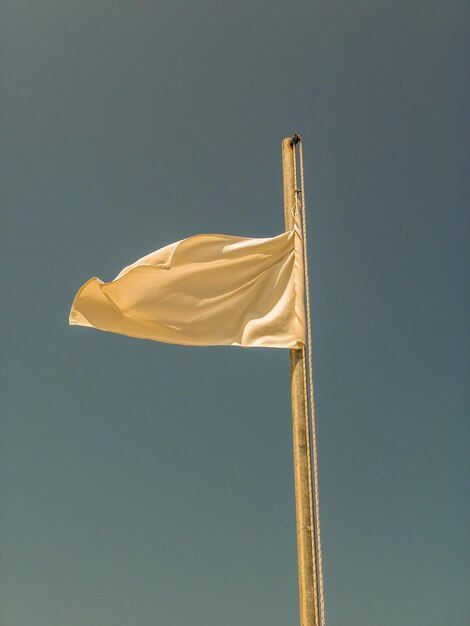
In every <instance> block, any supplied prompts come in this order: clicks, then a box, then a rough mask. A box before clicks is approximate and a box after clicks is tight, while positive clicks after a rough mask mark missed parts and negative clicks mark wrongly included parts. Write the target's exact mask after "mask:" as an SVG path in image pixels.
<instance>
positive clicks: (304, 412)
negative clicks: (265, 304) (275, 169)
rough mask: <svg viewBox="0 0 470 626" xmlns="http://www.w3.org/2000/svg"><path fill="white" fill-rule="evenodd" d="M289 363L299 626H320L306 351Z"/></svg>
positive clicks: (290, 145) (285, 170)
mask: <svg viewBox="0 0 470 626" xmlns="http://www.w3.org/2000/svg"><path fill="white" fill-rule="evenodd" d="M299 139H300V138H297V136H294V138H292V139H291V138H288V139H284V140H283V142H282V174H283V187H284V219H285V227H286V230H291V229H293V228H294V212H295V215H296V214H297V212H298V207H299V200H298V198H297V196H298V190H297V186H296V165H295V144H296V143H297V141H298V140H299ZM290 363H291V391H292V438H293V452H294V486H295V513H296V530H297V559H298V572H299V608H300V626H319V613H318V584H317V564H316V549H315V521H314V511H313V496H312V467H311V442H310V421H309V417H308V405H309V403H308V395H307V369H306V354H305V349H301V350H299V349H296V350H291V351H290Z"/></svg>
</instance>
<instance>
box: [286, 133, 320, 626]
mask: <svg viewBox="0 0 470 626" xmlns="http://www.w3.org/2000/svg"><path fill="white" fill-rule="evenodd" d="M297 137H298V135H294V139H295V138H297ZM296 143H297V142H296ZM292 150H293V157H294V187H295V204H294V222H295V218H296V216H297V215H299V214H300V215H301V210H302V208H300V212H299V205H300V207H302V204H301V202H300V201H299V191H300V190H299V189H297V163H296V155H295V143H292ZM302 221H303V220H302ZM302 238H303V235H302ZM305 352H306V350H305V346H304V347H303V348H302V373H303V390H304V403H305V438H306V444H307V450H308V454H307V474H308V499H309V514H310V536H311V541H310V543H311V546H312V563H313V567H312V572H313V589H314V595H313V603H314V619H315V624H314V626H319V621H318V596H317V592H316V590H317V588H318V582H317V559H316V553H315V518H314V511H313V488H312V461H311V457H310V450H311V447H310V445H311V444H310V422H309V413H308V406H309V404H308V391H307V365H306V354H305Z"/></svg>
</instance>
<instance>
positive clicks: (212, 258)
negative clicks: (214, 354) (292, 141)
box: [69, 224, 305, 348]
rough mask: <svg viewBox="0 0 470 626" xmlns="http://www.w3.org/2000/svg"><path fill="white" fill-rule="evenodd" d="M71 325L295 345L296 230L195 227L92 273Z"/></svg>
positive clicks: (299, 338) (300, 312) (194, 339)
mask: <svg viewBox="0 0 470 626" xmlns="http://www.w3.org/2000/svg"><path fill="white" fill-rule="evenodd" d="M69 322H70V324H72V325H78V326H90V327H93V328H99V329H101V330H106V331H111V332H114V333H120V334H122V335H130V336H131V337H139V338H142V339H153V340H154V341H164V342H167V343H177V344H184V345H190V346H215V345H232V346H244V347H251V346H264V347H271V348H301V347H302V346H303V345H304V343H305V311H304V272H303V257H302V241H301V231H300V229H299V227H298V224H296V226H295V228H294V230H292V231H288V232H285V233H282V234H281V235H278V236H277V237H272V238H267V239H249V238H245V237H232V236H230V235H196V236H194V237H188V238H187V239H183V240H181V241H177V242H176V243H172V244H170V245H168V246H165V247H164V248H161V249H160V250H157V251H156V252H152V253H150V254H148V255H147V256H144V257H143V258H141V259H139V260H138V261H136V262H135V263H132V265H129V266H127V267H125V268H124V269H123V270H122V271H121V272H120V273H119V274H118V275H117V276H116V278H115V279H114V280H113V281H111V282H109V283H104V282H102V281H101V280H100V279H99V278H91V279H90V280H89V281H88V282H86V283H85V284H84V285H83V287H82V288H81V289H80V291H79V292H78V293H77V295H76V296H75V299H74V301H73V304H72V310H71V312H70V318H69Z"/></svg>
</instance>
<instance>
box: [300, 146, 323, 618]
mask: <svg viewBox="0 0 470 626" xmlns="http://www.w3.org/2000/svg"><path fill="white" fill-rule="evenodd" d="M295 139H296V141H295V142H293V144H292V150H293V155H294V181H295V182H294V184H295V187H296V206H297V196H298V193H299V190H297V172H296V169H297V168H296V148H295V144H296V143H299V155H300V187H301V188H300V193H301V196H302V202H301V203H300V206H301V218H302V219H301V221H302V239H303V251H304V278H305V296H306V297H305V301H306V305H307V311H306V313H307V342H308V351H307V352H308V378H309V380H308V382H309V392H310V416H311V432H312V452H313V492H314V493H313V496H314V501H315V507H314V517H315V533H316V542H315V543H316V552H317V557H318V558H317V559H315V554H314V548H313V545H312V553H313V554H312V559H313V567H314V571H315V570H316V568H317V567H318V579H319V590H318V591H319V604H320V616H321V626H325V596H324V591H323V562H322V549H321V533H320V495H319V490H318V453H317V433H316V423H315V397H314V393H313V368H312V325H311V315H310V310H311V309H310V283H309V275H308V250H307V223H306V211H305V206H306V203H305V181H304V159H303V148H302V138H301V137H298V136H295ZM303 353H304V390H305V391H304V393H305V395H307V376H306V371H305V370H306V363H305V347H304V348H303ZM308 430H310V428H309V429H308ZM309 451H310V447H309ZM308 456H309V457H310V455H308ZM309 466H310V459H309ZM309 482H311V480H310V481H309ZM316 561H318V562H316ZM314 583H315V588H316V572H315V574H314Z"/></svg>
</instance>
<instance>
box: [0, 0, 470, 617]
mask: <svg viewBox="0 0 470 626" xmlns="http://www.w3.org/2000/svg"><path fill="white" fill-rule="evenodd" d="M469 12H470V11H469V6H468V3H466V2H463V1H461V0H445V1H444V0H428V1H427V2H423V1H418V0H407V1H404V0H394V1H391V0H376V1H374V2H371V1H365V0H359V1H358V2H354V3H352V2H349V1H346V0H330V1H329V2H326V1H320V0H318V1H314V2H307V1H302V0H292V1H290V2H286V1H284V2H281V1H280V0H269V1H268V0H252V1H250V2H247V1H245V0H242V1H241V2H237V3H234V2H226V1H223V0H219V1H218V2H215V1H209V0H198V1H197V2H189V1H183V0H172V1H171V2H170V1H169V0H165V1H157V0H137V1H131V0H113V1H111V0H98V1H96V0H93V1H92V0H82V1H81V2H72V1H71V0H60V1H59V0H44V1H42V2H37V1H33V0H1V3H0V22H1V26H0V29H1V30H0V52H1V54H0V126H1V135H2V141H1V145H0V167H1V191H0V201H1V213H2V217H1V220H2V227H1V235H0V237H1V250H2V252H1V254H2V263H1V265H0V269H1V293H2V298H1V300H2V304H1V308H0V319H1V324H0V328H1V357H0V363H1V377H0V380H1V383H0V386H1V388H0V392H1V399H0V406H1V425H0V435H1V437H0V470H1V482H0V485H1V486H0V519H1V521H0V563H1V565H0V606H1V608H0V623H1V625H2V626H155V625H157V626H160V625H161V626H186V625H188V626H189V625H190V626H241V625H243V626H262V625H266V626H268V625H269V626H286V625H287V624H296V623H298V619H299V618H298V591H297V561H296V559H297V557H296V540H295V512H294V491H293V465H292V434H291V408H290V383H289V355H288V353H287V351H285V350H274V349H242V348H235V347H219V348H188V347H182V346H173V345H165V344H162V343H156V342H151V341H143V340H137V339H131V338H127V337H123V336H119V335H113V334H111V333H103V332H100V331H95V330H90V329H86V328H77V327H73V328H71V327H69V326H68V313H69V309H70V305H71V302H72V300H73V297H74V295H75V293H76V291H77V290H78V288H79V287H80V286H81V285H82V284H83V283H84V282H85V281H86V280H87V279H88V278H90V277H91V276H99V277H100V278H101V279H103V280H111V279H112V278H113V277H114V276H115V275H116V274H117V273H118V272H119V271H120V270H121V269H122V268H123V267H124V266H125V265H128V264H129V263H131V262H133V261H134V260H136V259H138V258H140V257H141V256H143V255H144V254H147V253H148V252H150V251H152V250H155V249H157V248H159V247H162V246H164V245H166V244H168V243H171V242H173V241H177V240H179V239H181V238H183V237H186V236H189V235H192V234H197V233H211V232H215V233H217V232H221V233H227V234H233V235H242V236H252V237H267V236H273V235H276V234H278V233H279V232H281V231H282V230H283V206H282V177H281V147H280V142H281V140H282V139H283V138H284V137H287V136H290V135H292V134H293V133H294V132H297V133H299V134H301V135H302V136H303V139H304V158H305V176H306V203H307V214H308V228H309V260H310V267H309V270H310V282H311V290H312V295H311V297H312V325H313V363H314V379H315V389H316V412H317V431H318V432H317V434H318V454H319V476H320V504H321V523H322V543H323V561H324V577H325V596H326V617H327V624H328V626H333V625H334V626H465V625H466V624H468V620H469V616H470V602H469V597H470V596H469V595H468V588H469V584H470V539H469V536H470V534H469V532H468V521H469V512H470V498H469V489H468V484H469V477H470V476H469V474H470V461H469V458H470V456H469V453H468V449H469V448H468V444H469V434H470V428H469V421H468V413H469V405H470V402H469V400H470V393H469V390H468V370H469V367H468V364H469V361H468V346H469V341H468V340H469V329H468V322H467V320H468V305H469V294H468V287H467V284H466V283H467V280H466V279H467V275H468V256H469V255H468V247H466V243H468V222H466V211H465V209H466V208H467V206H468V201H469V196H470V183H469V180H468V175H466V174H467V168H466V166H467V165H468V156H469V147H470V137H469V125H468V121H469V119H468V105H469V96H470V87H469V65H470V55H469V47H470V44H469V39H468V37H467V36H466V35H467V33H466V30H467V26H466V25H467V24H468V18H469Z"/></svg>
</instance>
